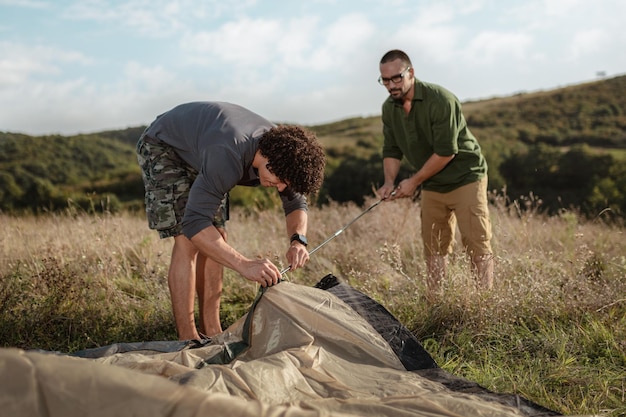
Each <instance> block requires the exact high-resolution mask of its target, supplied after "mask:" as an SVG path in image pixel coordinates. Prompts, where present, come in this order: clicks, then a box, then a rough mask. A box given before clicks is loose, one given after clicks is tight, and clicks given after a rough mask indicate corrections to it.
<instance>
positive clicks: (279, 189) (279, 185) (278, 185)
mask: <svg viewBox="0 0 626 417" xmlns="http://www.w3.org/2000/svg"><path fill="white" fill-rule="evenodd" d="M285 188H287V184H285V183H284V182H281V183H278V184H276V189H277V190H278V191H279V192H281V193H282V192H283V191H285Z"/></svg>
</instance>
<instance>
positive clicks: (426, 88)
mask: <svg viewBox="0 0 626 417" xmlns="http://www.w3.org/2000/svg"><path fill="white" fill-rule="evenodd" d="M417 90H420V91H421V92H422V94H423V96H424V98H426V99H434V100H438V101H447V102H457V101H459V99H458V98H457V97H456V95H454V93H452V92H451V91H450V90H448V89H447V88H445V87H443V86H441V85H439V84H435V83H429V82H424V81H418V82H417V83H416V91H417Z"/></svg>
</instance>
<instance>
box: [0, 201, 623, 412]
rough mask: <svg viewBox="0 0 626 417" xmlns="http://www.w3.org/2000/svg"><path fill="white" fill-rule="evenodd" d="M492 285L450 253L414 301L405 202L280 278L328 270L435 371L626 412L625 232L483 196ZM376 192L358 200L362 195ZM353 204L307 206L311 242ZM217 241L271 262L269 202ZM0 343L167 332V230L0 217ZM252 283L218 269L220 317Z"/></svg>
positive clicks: (240, 304) (352, 211)
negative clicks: (427, 357) (483, 284)
mask: <svg viewBox="0 0 626 417" xmlns="http://www.w3.org/2000/svg"><path fill="white" fill-rule="evenodd" d="M492 197H493V199H492V201H493V205H492V207H491V215H492V221H493V231H494V239H493V245H494V250H495V255H496V262H497V264H496V284H495V288H494V289H493V290H492V291H490V292H488V293H482V292H480V291H478V290H477V289H476V287H475V285H474V282H473V280H472V278H471V274H470V271H469V265H468V264H467V262H466V259H465V257H464V256H463V254H462V253H461V252H459V251H457V252H455V254H454V255H453V256H452V257H451V259H450V270H449V277H448V280H447V281H446V283H445V285H444V288H443V295H442V296H441V297H440V298H439V299H438V300H436V301H435V302H432V303H428V302H426V300H425V298H424V297H423V296H422V294H423V293H424V281H425V266H424V260H423V252H422V246H421V241H420V239H419V225H418V221H417V220H418V218H419V204H418V203H417V202H410V201H397V202H389V203H384V204H380V205H379V206H378V207H376V208H375V209H374V210H372V211H371V212H369V213H368V214H367V215H366V216H364V217H362V218H361V219H359V221H358V222H355V223H354V224H353V225H352V226H350V228H349V229H347V230H346V231H345V232H344V233H342V234H341V235H339V236H338V237H337V238H336V239H334V240H332V241H331V242H330V243H328V244H327V245H325V246H324V247H323V248H322V249H320V250H319V251H317V252H316V253H315V254H314V255H313V256H312V258H311V261H310V262H309V264H308V265H307V266H306V267H305V268H304V269H301V270H298V271H296V272H294V273H290V274H288V276H287V279H289V280H290V281H293V282H296V283H300V284H304V285H313V284H314V283H316V282H317V281H318V280H320V279H321V278H322V277H323V276H325V275H326V274H327V273H333V274H335V275H336V276H337V277H339V278H340V279H342V280H344V281H346V282H348V283H349V284H351V285H352V286H353V287H355V288H356V289H358V290H360V291H362V292H364V293H366V294H367V295H369V296H370V297H372V298H373V299H375V300H377V301H378V302H380V303H381V304H383V305H384V306H385V307H386V308H387V309H388V310H390V311H391V312H392V313H393V314H394V315H395V316H396V317H397V318H398V319H399V320H400V321H401V322H402V323H404V324H405V325H406V326H407V327H408V328H409V329H411V330H412V331H413V333H414V334H415V335H416V336H417V337H418V338H419V339H420V341H421V342H422V344H423V345H424V347H425V348H426V349H427V350H428V351H429V353H430V354H431V355H432V356H433V358H434V359H435V360H436V362H437V363H438V364H439V365H440V366H441V367H443V368H444V369H446V370H447V371H449V372H452V373H454V374H456V375H459V376H463V377H465V378H468V379H470V380H473V381H476V382H478V383H479V384H481V385H482V386H484V387H485V388H488V389H490V390H492V391H496V392H515V393H519V394H521V395H522V396H524V397H526V398H528V399H530V400H531V401H534V402H536V403H538V404H541V405H543V406H545V407H548V408H550V409H552V410H554V411H558V412H560V413H563V414H568V415H572V414H600V413H602V414H606V415H609V416H625V415H626V405H625V404H626V394H625V392H626V238H625V235H624V228H623V227H622V226H616V225H611V224H607V223H605V222H604V220H603V216H602V215H599V216H598V218H596V219H594V220H593V221H586V220H583V219H581V218H580V217H579V216H578V215H577V214H576V213H574V212H569V211H564V212H562V213H561V215H559V216H555V217H546V216H543V215H542V214H541V213H540V210H538V205H539V203H538V202H537V201H534V200H533V199H532V198H529V199H526V200H524V201H523V203H524V204H526V208H525V210H524V211H521V210H520V209H519V207H518V206H517V205H512V206H505V204H504V202H503V201H501V199H499V198H498V197H497V196H492ZM373 202H374V200H370V201H368V202H366V204H372V203H373ZM363 209H364V207H356V206H354V205H330V206H327V207H324V208H322V209H318V208H313V209H311V211H310V216H309V225H310V227H309V233H308V236H309V241H310V243H311V244H310V246H311V247H312V248H313V247H315V246H317V245H318V244H319V243H321V242H322V241H324V240H325V239H326V238H328V237H329V236H331V235H333V234H334V233H335V232H336V231H337V230H339V229H340V228H341V227H343V226H344V225H345V224H347V223H348V222H349V221H350V220H352V219H353V218H354V217H356V216H357V215H358V214H359V213H361V212H362V210H363ZM231 214H232V218H231V222H229V226H228V227H229V236H230V242H231V244H233V246H235V247H236V248H237V249H238V250H239V251H241V252H242V253H244V254H246V255H247V256H249V257H257V256H259V257H268V258H270V259H272V260H273V261H274V262H275V263H276V264H277V265H278V266H279V268H281V269H282V268H283V267H285V266H286V265H285V259H284V251H285V250H286V248H287V243H288V237H287V235H286V231H285V229H284V221H283V216H282V213H281V212H280V211H279V210H267V211H263V212H252V213H249V212H244V211H243V210H241V209H239V208H237V207H234V208H233V209H232V213H231ZM0 224H2V225H3V227H2V229H3V234H2V236H1V237H0V254H1V256H2V262H1V263H0V335H1V336H0V346H3V347H19V348H23V349H44V350H58V351H62V352H71V351H75V350H78V349H84V348H91V347H96V346H104V345H108V344H112V343H117V342H131V341H140V340H172V339H175V338H176V334H175V331H174V324H173V319H172V315H171V312H170V304H169V293H168V289H167V281H166V275H167V269H168V266H169V254H170V249H171V244H172V242H171V240H159V239H158V236H157V234H156V232H153V231H150V230H148V228H147V225H146V222H145V220H144V219H143V218H142V217H141V216H134V215H131V214H117V215H114V216H108V215H104V216H97V217H96V216H87V215H84V214H81V213H76V212H72V211H71V210H70V211H68V212H67V213H65V214H60V215H46V216H39V217H11V216H6V215H0ZM256 292H257V287H256V286H255V285H254V284H252V283H251V282H249V281H246V280H244V279H243V278H242V277H240V276H239V275H237V274H235V273H234V272H233V271H227V273H226V277H225V291H224V296H223V305H222V321H223V326H228V325H230V324H231V323H233V322H234V321H235V320H236V319H238V318H239V317H241V315H243V314H244V313H245V312H246V311H247V308H248V307H249V306H250V304H251V302H252V300H253V299H254V296H255V295H256Z"/></svg>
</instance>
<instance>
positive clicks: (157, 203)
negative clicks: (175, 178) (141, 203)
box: [146, 186, 178, 230]
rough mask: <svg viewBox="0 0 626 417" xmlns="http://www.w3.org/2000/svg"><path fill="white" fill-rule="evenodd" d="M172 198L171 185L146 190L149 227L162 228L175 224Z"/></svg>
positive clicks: (172, 189) (172, 190)
mask: <svg viewBox="0 0 626 417" xmlns="http://www.w3.org/2000/svg"><path fill="white" fill-rule="evenodd" d="M173 200H174V187H173V186H168V187H158V188H152V189H150V190H148V191H147V192H146V215H147V218H148V226H149V227H150V229H155V230H164V229H169V228H172V227H174V226H176V224H177V223H178V222H177V219H176V212H175V210H174V207H173V205H172V201H173Z"/></svg>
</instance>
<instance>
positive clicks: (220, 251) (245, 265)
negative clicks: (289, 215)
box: [191, 226, 280, 287]
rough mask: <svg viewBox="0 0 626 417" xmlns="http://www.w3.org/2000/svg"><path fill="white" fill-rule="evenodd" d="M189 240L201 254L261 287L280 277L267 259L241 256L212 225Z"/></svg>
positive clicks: (272, 283) (276, 280)
mask: <svg viewBox="0 0 626 417" xmlns="http://www.w3.org/2000/svg"><path fill="white" fill-rule="evenodd" d="M191 242H192V243H193V244H194V245H195V246H196V248H198V250H199V251H200V252H201V253H202V254H203V255H205V256H207V257H208V258H211V259H213V260H214V261H216V262H219V263H220V264H222V265H224V266H226V267H228V268H230V269H232V270H234V271H237V272H238V273H239V274H241V275H242V276H243V277H244V278H246V279H248V280H250V281H255V282H258V283H260V284H261V286H263V287H265V286H268V285H274V284H276V283H277V282H278V279H279V278H280V271H279V270H278V268H277V267H276V265H274V264H273V263H272V262H271V261H270V260H269V259H257V260H252V259H249V258H247V257H245V256H243V255H242V254H241V253H239V252H237V251H236V250H235V249H234V248H233V247H232V246H230V245H229V244H228V243H226V241H225V240H224V239H223V237H222V235H221V234H220V232H219V231H218V230H217V228H215V227H214V226H209V227H207V228H204V229H202V230H201V231H200V232H199V233H197V234H196V235H195V236H193V237H192V238H191Z"/></svg>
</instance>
